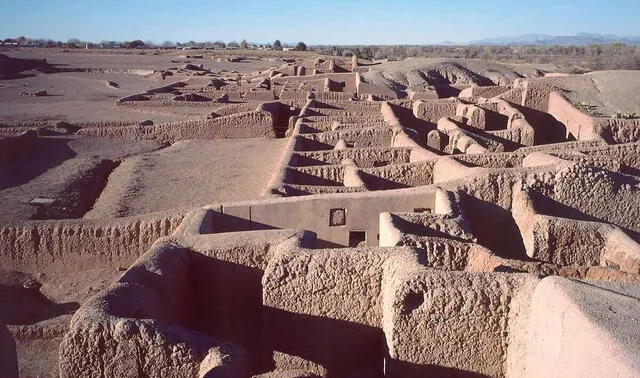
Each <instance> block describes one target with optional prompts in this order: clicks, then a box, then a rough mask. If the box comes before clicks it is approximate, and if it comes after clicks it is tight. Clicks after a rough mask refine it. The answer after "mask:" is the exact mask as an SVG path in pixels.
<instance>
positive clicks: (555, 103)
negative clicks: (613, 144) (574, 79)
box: [547, 92, 602, 140]
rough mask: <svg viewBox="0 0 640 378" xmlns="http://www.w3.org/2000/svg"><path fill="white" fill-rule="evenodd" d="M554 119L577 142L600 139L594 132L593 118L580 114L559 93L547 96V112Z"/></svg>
mask: <svg viewBox="0 0 640 378" xmlns="http://www.w3.org/2000/svg"><path fill="white" fill-rule="evenodd" d="M547 112H548V113H549V114H551V115H552V116H553V117H554V118H555V119H557V120H558V121H559V122H561V123H562V124H563V125H565V126H566V128H567V131H568V132H570V133H571V134H572V135H573V136H574V137H575V138H576V139H577V140H591V139H602V138H601V137H600V136H599V135H598V134H597V133H596V130H595V123H594V120H593V118H591V117H590V116H589V115H587V114H584V113H582V112H581V111H579V110H578V109H576V108H575V107H574V106H573V104H571V103H570V102H569V101H568V100H567V99H566V97H564V96H563V95H562V94H560V93H559V92H551V94H550V95H549V106H548V111H547Z"/></svg>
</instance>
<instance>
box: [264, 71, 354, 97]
mask: <svg viewBox="0 0 640 378" xmlns="http://www.w3.org/2000/svg"><path fill="white" fill-rule="evenodd" d="M324 79H329V80H332V81H334V82H343V83H345V86H344V88H343V91H344V92H349V93H356V91H357V89H356V74H355V73H352V72H347V73H322V74H317V75H306V76H285V77H276V78H272V79H271V85H272V86H273V85H285V84H288V83H292V82H303V81H311V80H314V81H317V80H319V81H322V80H324ZM321 85H322V83H321Z"/></svg>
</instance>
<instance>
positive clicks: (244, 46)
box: [240, 38, 249, 49]
mask: <svg viewBox="0 0 640 378" xmlns="http://www.w3.org/2000/svg"><path fill="white" fill-rule="evenodd" d="M240 47H242V48H243V49H246V48H248V47H249V44H248V43H247V40H246V39H244V38H243V39H242V41H240Z"/></svg>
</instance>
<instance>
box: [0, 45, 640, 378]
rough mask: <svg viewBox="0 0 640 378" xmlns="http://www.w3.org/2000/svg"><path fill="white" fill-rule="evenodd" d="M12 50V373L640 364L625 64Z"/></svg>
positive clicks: (593, 369) (632, 148)
mask: <svg viewBox="0 0 640 378" xmlns="http://www.w3.org/2000/svg"><path fill="white" fill-rule="evenodd" d="M20 54H21V53H20V51H17V52H16V51H14V52H11V53H7V55H2V56H0V59H3V62H5V63H7V62H8V64H15V65H16V67H18V68H16V70H17V71H16V72H17V74H16V77H14V78H12V79H7V80H3V82H4V81H7V82H11V80H24V82H21V81H18V82H15V83H21V84H22V86H23V87H30V88H29V90H30V91H31V90H33V91H34V93H36V92H35V91H37V90H39V89H40V88H39V86H42V87H43V88H44V85H45V83H46V84H47V85H48V86H47V87H46V88H47V94H48V95H47V96H24V95H20V93H21V92H24V88H22V87H18V86H16V87H11V86H7V87H3V88H0V96H2V99H3V100H6V101H14V102H15V104H14V106H13V107H12V108H9V107H6V108H5V107H3V108H2V109H0V110H1V112H2V117H3V118H2V120H1V121H0V204H1V206H2V209H3V212H2V214H1V215H0V267H1V268H2V269H1V270H0V319H1V321H2V324H0V325H1V327H0V355H1V356H2V358H1V359H0V361H1V363H0V365H2V364H5V365H2V367H3V370H2V371H3V374H4V373H6V374H8V375H9V376H15V375H20V376H35V375H43V374H51V373H52V372H55V373H56V375H57V374H59V375H60V376H63V377H77V376H103V377H138V376H170V377H185V376H194V377H195V376H198V377H205V376H207V377H208V376H225V377H262V378H268V377H403V378H404V377H454V376H455V377H458V376H463V377H484V376H491V377H503V376H504V377H548V376H574V377H583V376H608V375H611V374H612V372H615V374H618V375H620V376H625V377H626V376H629V377H630V376H637V375H639V374H640V363H639V362H638V361H640V349H639V348H638V344H637V339H638V337H639V336H640V331H639V330H640V326H639V325H640V307H639V306H638V303H640V302H639V299H640V275H639V274H640V245H639V244H638V243H639V242H640V221H639V219H640V207H639V206H638V204H639V203H640V197H639V193H640V181H639V178H638V177H639V172H640V142H639V141H638V137H639V136H640V131H639V130H640V124H639V123H638V122H637V120H634V119H613V118H609V117H604V116H594V115H592V114H587V113H585V112H583V111H582V110H581V109H579V107H576V106H575V105H574V104H576V103H578V102H579V101H584V100H583V99H584V98H586V97H584V96H596V97H593V98H591V100H592V101H594V103H596V102H597V103H598V104H600V105H599V106H600V107H601V108H603V109H605V108H607V107H611V106H614V105H612V103H610V102H608V101H609V100H608V97H607V96H609V95H611V93H610V92H608V89H607V88H610V87H611V86H607V85H605V84H606V83H611V82H615V83H618V82H620V81H625V82H626V85H627V86H628V87H629V88H626V89H625V90H628V91H637V89H638V88H640V86H639V85H638V83H640V76H639V75H638V74H637V73H628V72H606V73H598V72H595V73H591V74H584V75H558V74H553V75H551V72H545V71H544V70H542V69H538V68H535V69H534V68H532V67H531V66H524V65H522V66H521V65H503V64H497V63H496V64H493V63H491V64H489V63H486V62H484V63H481V62H479V61H474V60H469V61H463V60H454V59H452V60H450V61H442V60H438V61H430V60H428V59H425V60H419V59H414V60H410V61H406V62H377V63H372V64H371V63H370V64H366V65H365V64H361V63H362V62H358V60H357V59H354V60H348V61H347V60H342V59H338V58H335V57H318V56H314V55H312V54H306V55H304V54H302V53H289V55H286V54H285V55H283V56H278V57H275V58H274V57H271V58H267V57H259V56H258V57H255V56H252V57H241V56H236V55H234V54H231V53H225V54H214V53H211V52H208V53H206V54H203V55H197V57H195V58H193V57H181V56H178V55H177V53H175V52H172V53H167V54H166V55H160V56H140V57H135V58H136V59H131V60H129V59H128V58H126V55H125V56H123V57H119V58H117V59H119V60H118V62H119V63H117V64H120V65H123V66H126V65H129V66H127V67H128V68H118V67H119V66H118V65H117V64H115V63H113V64H112V63H108V60H107V59H106V58H104V60H105V61H102V60H103V58H102V57H99V59H90V58H88V57H84V56H83V55H78V56H73V54H72V55H69V54H70V53H69V54H63V53H60V54H59V55H54V56H52V57H50V58H49V59H48V60H47V62H48V63H47V64H46V67H44V68H43V67H40V66H42V65H43V64H44V63H43V62H42V61H39V63H38V61H34V60H33V59H29V57H26V56H21V55H20ZM13 55H15V56H13ZM70 57H71V58H70ZM69 59H70V60H69ZM74 59H75V60H77V62H74ZM114 59H115V58H114ZM57 61H59V62H61V63H56V62H57ZM139 61H143V62H145V65H144V67H152V68H151V69H146V68H145V69H144V70H142V68H140V67H142V66H140V67H138V66H137V64H139V63H138V62H139ZM25 62H30V64H26V63H25ZM64 62H66V63H64ZM482 64H484V66H483V65H482ZM405 65H406V66H405ZM19 67H23V68H24V70H25V72H22V71H20V69H19ZM34 67H40V71H37V72H31V70H32V69H34ZM27 70H28V71H29V72H26V71H27ZM12 72H13V71H12ZM28 75H33V76H28ZM105 81H106V82H107V83H106V84H105ZM76 82H77V83H83V84H82V85H84V87H83V88H85V89H83V90H86V91H88V92H87V93H84V92H82V93H83V94H85V95H87V96H89V94H90V95H91V96H89V97H90V98H92V99H94V100H92V101H88V100H86V99H79V100H78V99H75V98H71V97H72V96H73V93H80V92H81V90H80V89H74V88H75V87H73V86H66V85H70V84H69V83H72V84H73V83H76ZM77 83H76V84H74V85H77ZM9 84H11V83H9ZM114 84H117V85H114ZM82 85H81V86H80V87H82ZM618 90H619V89H618ZM74 91H75V92H74ZM634 93H635V92H634ZM51 94H53V96H50V95H51ZM56 95H57V96H58V97H56ZM65 96H68V97H69V98H66V97H65ZM581 96H583V97H581ZM76 100H78V101H85V102H87V107H89V108H90V109H91V111H90V112H88V113H83V110H82V109H83V108H79V107H77V104H78V103H77V102H74V101H76ZM626 101H628V102H626V103H624V104H625V105H627V106H629V107H636V106H637V107H640V103H638V101H637V98H636V99H634V98H633V97H632V96H629V98H627V99H626ZM619 104H620V103H616V104H615V105H616V106H617V105H619ZM52 107H60V108H64V107H66V108H65V109H66V111H67V112H68V115H67V116H66V117H65V118H64V119H58V118H59V116H58V115H56V114H57V113H55V114H52V113H51V112H52V110H51V109H52ZM21 109H22V110H21ZM630 110H637V108H631V109H630ZM20 112H23V113H20ZM36 356H37V357H36ZM5 366H6V367H5Z"/></svg>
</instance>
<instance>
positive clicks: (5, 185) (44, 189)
mask: <svg viewBox="0 0 640 378" xmlns="http://www.w3.org/2000/svg"><path fill="white" fill-rule="evenodd" d="M160 147H162V145H161V144H160V143H157V142H154V141H127V140H109V139H94V138H79V137H76V136H64V137H40V138H38V139H37V140H36V143H35V144H34V145H33V146H32V149H31V151H30V153H29V154H28V155H26V156H24V157H23V158H21V159H20V161H17V162H15V164H12V165H4V166H0V208H2V211H1V212H0V222H8V221H12V220H21V219H32V218H34V217H37V215H38V213H39V212H40V210H42V209H40V207H39V206H36V205H31V204H29V203H28V202H29V201H31V200H32V199H34V198H38V197H40V198H50V199H54V200H58V201H60V202H61V203H64V202H65V201H68V200H69V199H71V200H73V199H76V200H77V198H66V197H69V196H71V197H73V196H74V192H76V193H77V192H82V190H83V188H82V187H78V186H79V185H82V183H83V182H84V183H86V182H87V181H86V180H89V181H91V180H106V177H105V178H100V177H97V176H98V175H99V174H100V173H101V171H96V169H95V168H96V167H98V166H99V165H100V164H101V162H103V161H105V160H106V161H118V160H120V159H124V158H125V157H127V156H132V155H136V154H140V153H144V152H148V151H152V150H155V149H157V148H160ZM86 200H87V201H89V202H90V204H89V206H90V205H91V204H93V202H94V200H95V198H88V199H86ZM83 202H84V201H83ZM80 215H82V214H80Z"/></svg>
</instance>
